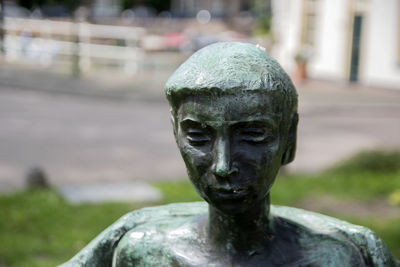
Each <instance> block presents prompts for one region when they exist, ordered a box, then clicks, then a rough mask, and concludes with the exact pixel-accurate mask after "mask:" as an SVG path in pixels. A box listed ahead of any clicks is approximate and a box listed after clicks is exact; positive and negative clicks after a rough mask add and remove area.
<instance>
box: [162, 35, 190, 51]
mask: <svg viewBox="0 0 400 267" xmlns="http://www.w3.org/2000/svg"><path fill="white" fill-rule="evenodd" d="M186 41H187V38H186V36H185V35H183V34H182V33H179V32H176V33H166V34H164V43H165V46H166V47H168V48H175V49H177V48H180V47H181V46H182V45H183V44H184V43H185V42H186Z"/></svg>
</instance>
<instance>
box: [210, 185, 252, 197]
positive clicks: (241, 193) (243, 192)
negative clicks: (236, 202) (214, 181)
mask: <svg viewBox="0 0 400 267" xmlns="http://www.w3.org/2000/svg"><path fill="white" fill-rule="evenodd" d="M215 192H216V194H217V195H218V196H219V197H221V198H243V197H245V196H247V195H248V194H249V193H250V191H249V189H248V188H246V187H238V188H217V189H216V190H215Z"/></svg>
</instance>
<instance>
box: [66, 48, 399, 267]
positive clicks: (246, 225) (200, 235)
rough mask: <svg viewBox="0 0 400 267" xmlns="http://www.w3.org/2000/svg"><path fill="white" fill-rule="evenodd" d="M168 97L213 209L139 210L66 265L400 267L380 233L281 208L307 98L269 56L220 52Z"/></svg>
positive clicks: (173, 85)
mask: <svg viewBox="0 0 400 267" xmlns="http://www.w3.org/2000/svg"><path fill="white" fill-rule="evenodd" d="M165 91H166V95H167V98H168V101H169V103H170V106H171V119H172V124H173V129H174V134H175V138H176V142H177V145H178V147H179V149H180V152H181V154H182V157H183V159H184V161H185V164H186V167H187V171H188V175H189V178H190V180H191V181H192V183H193V185H194V187H195V188H196V190H197V192H198V193H199V194H200V196H201V197H202V198H203V199H204V200H205V201H206V202H207V203H204V202H198V203H184V204H183V203H182V204H171V205H166V206H159V207H152V208H145V209H141V210H138V211H133V212H132V213H129V214H127V215H125V216H124V217H122V218H121V219H120V220H118V221H117V222H116V223H115V224H113V225H112V226H110V227H109V228H108V229H106V230H105V231H104V232H103V233H102V234H100V235H99V236H98V237H97V238H96V239H94V240H93V241H92V242H91V243H90V244H89V245H88V246H87V247H86V248H84V249H83V250H82V251H81V252H80V253H78V254H77V255H76V256H75V257H74V258H72V259H71V260H70V261H69V262H67V263H65V264H64V265H63V266H396V264H397V262H396V260H395V259H394V258H393V257H392V256H391V254H390V252H389V251H388V250H387V248H386V247H385V245H384V244H383V243H382V241H381V240H380V239H379V237H377V236H376V235H375V234H374V233H373V232H372V231H371V230H369V229H366V228H364V227H361V226H355V225H352V224H349V223H346V222H343V221H340V220H336V219H334V218H330V217H327V216H323V215H320V214H317V213H313V212H308V211H304V210H300V209H295V208H289V207H277V206H271V205H270V201H269V192H270V189H271V187H272V185H273V183H274V180H275V178H276V175H277V173H278V171H279V168H280V167H281V166H282V165H285V164H288V163H290V162H291V161H292V160H293V158H294V154H295V149H296V130H297V122H298V114H297V93H296V90H295V88H294V86H293V84H292V82H291V81H290V79H289V77H288V76H287V74H286V73H285V72H284V71H283V69H282V68H281V67H280V66H279V64H278V63H277V62H276V61H275V60H274V59H272V58H271V57H270V56H269V55H268V54H267V53H266V52H265V51H263V50H262V49H260V48H258V47H256V46H254V45H251V44H245V43H217V44H213V45H210V46H208V47H206V48H203V49H201V50H200V51H198V52H197V53H195V54H194V55H193V56H192V57H190V58H189V59H188V60H187V61H186V62H185V63H184V64H182V66H180V67H179V69H178V70H176V72H175V73H174V74H173V75H172V76H171V77H170V79H169V80H168V82H167V84H166V89H165Z"/></svg>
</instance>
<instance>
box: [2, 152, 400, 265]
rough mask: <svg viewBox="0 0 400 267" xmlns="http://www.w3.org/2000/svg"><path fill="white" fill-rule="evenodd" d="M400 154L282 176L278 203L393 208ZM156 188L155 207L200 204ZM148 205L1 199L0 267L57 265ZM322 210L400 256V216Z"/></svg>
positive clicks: (36, 195) (44, 196)
mask: <svg viewBox="0 0 400 267" xmlns="http://www.w3.org/2000/svg"><path fill="white" fill-rule="evenodd" d="M393 153H394V154H393ZM396 153H397V152H396ZM396 153H395V152H390V153H389V152H381V151H374V152H369V153H363V154H360V155H358V156H356V157H354V158H352V159H349V160H347V161H345V162H344V163H342V164H340V165H338V166H336V167H335V168H333V169H330V170H328V171H326V172H323V173H320V174H317V175H313V176H303V175H281V176H280V177H278V179H277V181H276V183H275V185H274V187H273V190H272V192H271V198H272V202H273V204H279V205H289V206H296V207H302V204H301V203H302V202H303V201H304V200H305V199H310V198H311V200H313V199H315V200H316V201H318V199H320V198H321V197H325V198H326V197H329V198H330V199H333V200H335V201H338V202H340V203H361V204H362V205H369V203H371V202H374V201H380V202H382V203H383V205H384V206H385V207H386V206H387V207H388V208H390V205H389V204H388V203H389V196H390V195H391V194H392V193H393V192H395V191H396V190H399V189H400V166H399V164H400V160H397V159H398V158H397V159H395V160H393V158H396V157H397V155H398V154H396ZM376 161H382V162H381V163H379V164H378V163H375V162H376ZM385 164H386V165H385ZM376 165H379V166H381V165H384V166H385V167H377V166H376ZM382 168H383V169H384V170H385V171H382ZM378 169H379V171H378ZM155 186H157V187H158V188H160V189H161V190H162V192H163V193H164V200H163V201H162V202H160V203H155V204H165V203H171V202H186V201H198V200H200V198H199V197H198V196H197V194H196V192H195V191H194V189H193V188H192V186H191V185H190V183H189V182H188V181H186V180H184V181H175V182H162V183H156V184H155ZM333 204H335V203H333ZM144 205H145V204H143V203H142V204H123V203H106V204H96V205H71V204H68V203H67V202H66V201H65V200H64V199H62V198H61V197H60V196H59V195H58V194H57V193H56V192H55V191H52V190H44V191H43V190H30V191H25V192H20V193H16V194H12V195H8V196H0V211H1V216H0V267H4V266H55V265H57V264H59V263H61V262H63V261H65V260H67V259H68V258H70V257H71V256H72V255H74V254H75V253H76V252H77V251H79V250H80V249H81V248H83V247H84V246H85V244H87V242H89V241H90V240H91V239H93V237H95V236H96V235H97V234H99V233H100V232H101V231H102V230H103V229H105V228H106V227H107V226H108V225H110V224H111V223H112V222H114V221H115V220H116V219H117V218H119V217H121V216H122V215H123V214H125V213H127V212H128V211H130V210H133V209H137V208H140V207H143V206H144ZM399 208H400V207H399ZM392 209H393V207H392ZM317 211H318V212H322V213H325V214H327V215H330V216H334V217H337V218H340V219H344V220H347V221H349V222H352V223H356V224H360V225H364V226H367V227H369V228H371V229H373V230H374V231H375V232H376V233H377V234H378V235H379V236H380V237H381V238H382V239H383V240H384V241H385V243H386V244H387V246H388V247H389V248H390V250H391V251H392V253H393V254H394V255H395V256H396V257H397V258H400V227H399V225H400V212H399V213H398V215H396V216H387V217H385V216H376V215H374V214H368V215H365V214H364V215H358V214H357V213H349V212H345V211H342V210H340V209H338V210H335V209H333V211H332V210H323V209H322V210H317ZM397 211H399V209H397Z"/></svg>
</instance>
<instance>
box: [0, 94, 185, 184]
mask: <svg viewBox="0 0 400 267" xmlns="http://www.w3.org/2000/svg"><path fill="white" fill-rule="evenodd" d="M0 125H1V131H0V148H1V149H0V188H1V189H6V188H10V187H16V186H20V185H22V183H23V177H24V173H25V172H26V171H27V170H28V168H30V167H32V166H41V167H43V168H44V169H45V170H46V171H47V172H48V174H49V176H50V177H51V179H52V183H54V184H56V185H63V184H70V183H90V182H94V181H113V180H116V179H117V180H128V179H153V178H154V179H164V178H165V179H167V178H176V177H180V176H182V175H184V167H183V164H182V163H181V160H180V159H179V154H178V151H177V149H176V148H175V144H174V140H173V134H172V131H171V127H170V122H169V109H168V106H167V103H166V102H165V101H152V102H149V101H148V102H143V101H141V102H140V101H118V100H109V99H104V98H103V99H101V98H94V99H90V98H88V97H81V96H76V95H75V96H74V95H73V96H67V95H61V94H49V93H43V92H34V91H24V90H15V89H13V88H5V87H1V90H0Z"/></svg>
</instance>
